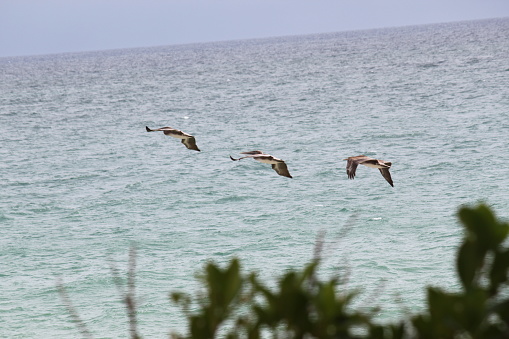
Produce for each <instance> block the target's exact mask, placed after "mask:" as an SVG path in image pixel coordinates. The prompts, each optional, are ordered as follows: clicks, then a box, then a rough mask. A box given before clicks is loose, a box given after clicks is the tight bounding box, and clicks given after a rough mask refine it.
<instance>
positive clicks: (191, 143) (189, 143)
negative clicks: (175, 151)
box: [145, 126, 200, 152]
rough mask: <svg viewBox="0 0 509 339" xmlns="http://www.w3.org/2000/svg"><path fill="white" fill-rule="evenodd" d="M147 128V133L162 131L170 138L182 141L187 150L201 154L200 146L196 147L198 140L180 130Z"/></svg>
mask: <svg viewBox="0 0 509 339" xmlns="http://www.w3.org/2000/svg"><path fill="white" fill-rule="evenodd" d="M145 128H146V129H147V132H157V131H162V132H163V133H164V134H165V135H168V136H170V137H174V138H177V139H182V143H183V144H184V145H185V146H186V147H187V148H189V149H192V150H195V151H198V152H200V149H199V148H198V146H196V140H195V139H194V137H193V136H192V135H190V134H187V133H184V132H182V131H179V130H178V129H174V128H171V127H161V128H157V129H150V128H148V127H147V126H145Z"/></svg>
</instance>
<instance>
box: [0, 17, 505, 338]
mask: <svg viewBox="0 0 509 339" xmlns="http://www.w3.org/2000/svg"><path fill="white" fill-rule="evenodd" d="M508 37H509V19H508V18H501V19H490V20H481V21H468V22H456V23H445V24H433V25H423V26H409V27H399V28H384V29H376V30H364V31H352V32H339V33H329V34H316V35H305V36H290V37H277V38H270V39H257V40H242V41H226V42H217V43H203V44H188V45H178V46H161V47H153V48H139V49H123V50H108V51H97V52H86V53H67V54H58V55H41V56H28V57H8V58H0V79H1V81H0V145H1V146H0V158H1V161H0V230H1V237H0V286H1V289H2V294H1V295H0V337H2V338H78V337H80V335H79V331H78V330H77V329H76V327H75V325H74V324H73V323H72V321H71V319H70V316H69V313H68V311H67V309H66V308H65V306H64V303H63V302H62V300H61V298H60V296H59V293H58V291H57V287H56V284H57V282H58V281H59V279H61V281H62V283H63V285H64V286H65V288H66V290H67V292H68V294H69V297H70V299H71V300H72V303H73V305H74V307H75V308H76V310H77V312H78V313H79V315H80V316H81V317H82V318H83V319H84V320H85V322H86V323H87V324H88V326H89V329H90V331H91V332H92V333H93V335H94V336H95V337H96V338H123V337H126V335H127V330H128V326H127V317H126V313H125V310H124V306H123V304H122V302H121V301H120V296H119V293H118V291H117V288H116V286H115V283H114V280H113V278H112V272H111V266H115V267H117V268H118V269H119V270H120V271H121V272H122V274H124V272H126V270H127V266H128V253H129V249H130V248H131V247H135V248H136V253H137V274H136V286H137V292H136V293H137V297H138V321H139V329H140V332H141V334H142V335H143V336H144V337H147V338H166V337H167V336H168V334H169V333H170V332H171V331H177V332H180V333H183V332H184V331H185V318H184V316H183V315H182V313H181V312H180V311H179V309H178V308H176V307H175V306H174V305H172V303H171V302H170V300H169V297H168V296H169V293H170V292H173V291H181V292H189V293H196V292H197V291H199V286H200V285H199V280H198V278H197V275H199V273H200V271H201V270H202V268H203V267H204V265H205V264H206V263H207V262H209V261H214V262H217V263H219V264H221V265H222V264H225V263H227V262H228V261H229V260H230V259H231V258H234V257H237V258H240V259H241V264H242V267H243V270H244V272H246V273H247V272H250V271H256V272H258V273H259V275H260V277H261V278H263V279H265V280H266V281H268V282H269V284H270V282H271V281H272V282H274V281H275V279H276V277H278V276H281V275H282V274H283V273H284V272H287V271H288V270H289V269H298V268H302V267H303V266H304V265H305V264H306V263H309V262H310V261H311V259H312V257H313V251H314V247H315V245H316V243H317V237H318V235H319V234H321V233H322V232H325V242H326V244H325V248H324V251H323V253H322V256H323V260H322V264H321V266H320V275H321V276H322V277H324V278H327V277H332V276H334V275H338V274H339V275H342V276H344V277H345V278H346V279H347V281H348V284H347V288H348V289H360V290H361V291H362V293H361V294H360V296H359V297H358V299H357V301H356V305H357V306H356V307H359V308H361V309H366V310H367V309H369V307H371V306H374V305H378V306H380V307H381V311H380V312H379V313H378V314H377V316H376V318H377V321H380V322H395V321H397V320H400V319H402V318H404V317H408V316H409V315H411V314H417V313H419V312H421V311H422V310H423V309H424V308H425V305H426V299H425V292H426V286H429V285H433V286H437V287H441V288H444V289H447V290H450V291H453V290H457V289H458V288H460V284H459V282H458V280H457V279H456V274H455V269H454V261H455V255H456V249H457V246H458V244H459V242H460V241H461V237H462V235H463V231H462V228H461V225H460V224H459V223H458V219H457V216H456V213H457V209H458V207H459V206H461V205H471V204H476V203H478V202H485V203H486V204H488V205H489V206H491V207H492V208H493V209H494V210H495V212H496V213H497V215H498V216H500V217H502V218H507V217H508V216H509V212H508V207H509V166H508V165H507V159H509V38H508ZM145 126H148V127H150V128H159V127H163V126H171V127H173V128H176V129H180V130H183V131H184V132H186V133H189V134H192V135H194V136H195V138H196V142H197V145H198V147H199V148H200V149H201V152H196V151H192V150H188V149H186V148H185V147H184V145H182V144H181V143H180V141H179V140H178V139H174V138H171V137H168V136H165V135H163V134H162V133H161V132H158V133H147V132H146V131H145ZM252 150H262V151H264V152H266V153H269V154H272V155H274V156H275V157H278V158H281V159H283V160H284V161H285V162H286V164H287V166H288V169H289V171H290V173H291V175H292V176H293V178H286V177H283V176H279V175H277V173H276V172H275V171H273V170H272V169H271V167H270V165H267V164H262V163H259V162H256V161H254V160H252V159H244V160H242V161H237V162H234V161H231V160H230V158H229V156H230V155H231V156H233V157H235V158H237V157H239V156H240V152H244V151H252ZM360 154H365V155H367V156H370V157H373V158H377V159H383V160H385V161H390V162H392V167H391V170H390V171H391V175H392V179H393V180H394V187H391V186H390V185H389V184H388V183H387V182H386V181H385V180H384V178H383V177H382V176H381V175H380V173H379V171H378V170H376V169H370V168H367V167H364V166H359V168H358V169H357V176H356V177H355V179H354V180H349V179H348V177H347V175H346V170H345V166H346V162H345V161H343V159H344V158H347V157H349V156H355V155H360Z"/></svg>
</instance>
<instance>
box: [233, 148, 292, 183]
mask: <svg viewBox="0 0 509 339" xmlns="http://www.w3.org/2000/svg"><path fill="white" fill-rule="evenodd" d="M240 154H247V155H246V156H245V157H240V158H238V159H235V158H233V157H232V156H231V155H230V159H232V160H233V161H238V160H241V159H245V158H253V159H254V160H256V161H259V162H263V163H264V164H270V165H272V169H273V170H274V171H276V172H277V174H279V175H282V176H284V177H288V178H291V177H292V176H291V175H290V172H288V167H287V166H286V163H285V162H284V161H283V160H281V159H278V158H276V157H274V156H272V155H270V154H265V153H263V152H262V151H249V152H241V153H240Z"/></svg>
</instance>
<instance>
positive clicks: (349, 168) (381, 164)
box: [343, 155, 394, 187]
mask: <svg viewBox="0 0 509 339" xmlns="http://www.w3.org/2000/svg"><path fill="white" fill-rule="evenodd" d="M343 160H347V163H346V174H348V178H350V179H353V178H355V171H356V170H357V166H358V165H364V166H367V167H371V168H378V169H379V170H380V173H382V176H383V177H384V178H385V180H387V182H388V183H389V185H391V186H392V187H394V183H393V182H392V178H391V173H390V172H389V168H391V165H392V163H391V162H388V161H383V160H380V159H373V158H370V157H367V156H365V155H358V156H356V157H349V158H346V159H343Z"/></svg>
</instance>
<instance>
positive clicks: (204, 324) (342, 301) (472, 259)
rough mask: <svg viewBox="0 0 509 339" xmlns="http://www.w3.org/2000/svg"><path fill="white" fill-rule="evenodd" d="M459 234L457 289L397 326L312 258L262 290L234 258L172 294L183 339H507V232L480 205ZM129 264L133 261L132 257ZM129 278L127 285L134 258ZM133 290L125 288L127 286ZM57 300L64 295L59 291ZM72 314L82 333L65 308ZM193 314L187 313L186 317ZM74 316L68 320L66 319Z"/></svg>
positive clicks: (129, 300) (437, 294)
mask: <svg viewBox="0 0 509 339" xmlns="http://www.w3.org/2000/svg"><path fill="white" fill-rule="evenodd" d="M458 214H459V219H460V221H461V223H462V224H463V226H464V228H465V235H464V239H463V242H462V244H461V245H460V246H459V249H458V254H457V260H456V267H457V274H458V277H459V280H460V281H461V285H462V289H461V291H460V292H455V293H450V292H446V291H444V290H442V289H440V288H436V287H428V289H427V309H426V310H425V311H424V312H422V314H418V315H415V316H412V317H411V318H409V319H403V320H402V321H400V322H398V323H396V324H388V325H380V324H376V323H375V322H374V321H373V314H372V313H369V312H360V311H356V310H354V308H353V307H352V306H351V302H352V300H353V299H354V298H355V297H356V293H355V292H354V291H342V290H341V288H340V284H339V282H338V280H337V279H330V280H326V281H321V280H320V279H318V277H317V275H316V270H317V267H318V265H319V257H318V256H317V257H316V258H315V259H314V260H313V261H312V262H311V263H310V264H308V265H306V266H305V267H304V268H303V269H302V270H292V271H289V272H288V273H286V274H284V275H283V276H281V277H279V278H278V279H277V281H276V282H277V284H276V287H275V288H273V289H271V288H269V287H267V286H266V285H265V284H264V283H263V282H262V281H260V280H259V278H258V277H257V276H256V274H254V273H249V274H244V273H242V271H241V266H240V262H239V260H237V259H233V260H231V261H230V262H229V264H228V265H226V267H224V268H221V267H219V266H218V265H216V264H214V263H209V264H208V265H207V266H206V267H205V272H204V275H203V287H204V291H205V293H199V294H197V295H196V296H193V295H190V294H186V293H172V294H171V299H172V301H173V302H175V303H176V304H178V305H180V307H181V308H182V310H183V311H184V314H185V316H186V319H187V323H188V325H187V333H186V334H185V335H180V334H176V333H174V334H172V336H173V338H175V339H177V338H178V339H181V338H182V339H183V338H196V339H197V338H200V339H202V338H248V339H256V338H270V337H272V338H280V337H281V338H373V339H374V338H380V339H399V338H437V339H438V338H440V339H441V338H444V339H445V338H458V339H459V338H461V339H463V338H472V339H474V338H482V339H490V338H493V339H495V338H509V293H508V289H507V287H508V286H507V285H508V272H509V248H508V247H507V245H508V244H507V237H508V232H509V225H508V224H507V223H504V222H502V221H500V220H498V219H497V218H496V217H495V215H494V214H493V212H492V211H491V210H490V209H489V208H488V207H487V206H485V205H479V206H477V207H474V208H468V207H464V208H461V209H460V210H459V213H458ZM132 257H133V256H132ZM131 262H132V265H131V268H132V269H130V272H129V277H130V281H131V282H133V281H134V276H133V274H134V273H133V271H134V270H133V268H134V259H133V258H132V259H131ZM131 287H132V286H131ZM129 291H130V292H129V293H126V294H125V298H124V300H125V303H126V306H127V307H126V308H127V310H128V315H129V318H130V325H131V330H130V333H131V337H132V338H139V336H138V333H137V330H136V319H135V317H134V314H135V312H134V310H133V309H134V305H135V304H134V299H133V297H134V289H133V288H130V289H129ZM61 293H62V295H63V296H64V297H66V295H65V291H64V290H63V288H62V290H61ZM68 308H69V309H70V312H71V315H73V318H75V320H76V321H77V322H78V325H79V326H81V327H82V329H81V331H82V334H83V335H84V336H87V337H88V336H89V335H90V333H89V332H88V331H87V330H86V329H84V328H83V327H84V324H83V323H82V322H81V320H80V319H79V317H78V316H77V314H76V313H75V311H74V309H73V308H72V305H70V302H68ZM191 309H194V311H191ZM73 313H74V314H73Z"/></svg>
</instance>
